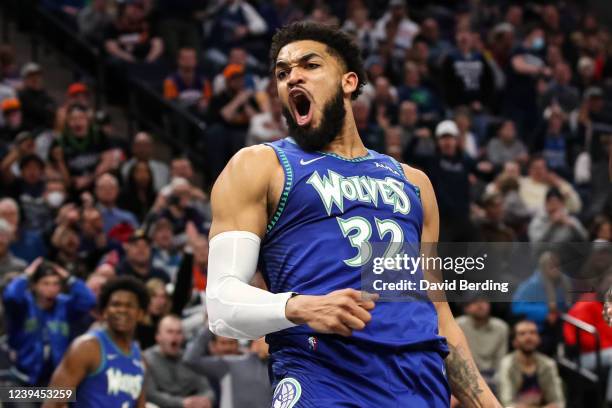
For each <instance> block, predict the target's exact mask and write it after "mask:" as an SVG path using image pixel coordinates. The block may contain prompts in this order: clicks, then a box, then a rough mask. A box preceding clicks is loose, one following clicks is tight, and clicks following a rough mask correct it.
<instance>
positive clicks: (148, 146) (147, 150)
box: [132, 132, 153, 161]
mask: <svg viewBox="0 0 612 408" xmlns="http://www.w3.org/2000/svg"><path fill="white" fill-rule="evenodd" d="M132 154H133V155H134V157H135V158H136V159H138V160H144V161H147V160H149V159H151V156H152V155H153V141H152V140H151V136H149V135H148V134H147V133H145V132H140V133H137V134H136V136H135V137H134V143H132Z"/></svg>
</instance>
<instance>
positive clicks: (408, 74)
mask: <svg viewBox="0 0 612 408" xmlns="http://www.w3.org/2000/svg"><path fill="white" fill-rule="evenodd" d="M398 95H399V100H400V102H403V101H412V102H414V103H416V104H417V106H418V107H419V115H421V118H422V119H423V121H426V122H434V121H435V120H436V119H437V118H438V117H439V116H440V112H441V108H440V106H439V102H438V100H437V98H436V96H435V94H434V92H433V91H432V90H431V89H430V88H429V87H428V86H426V85H423V84H422V83H421V74H420V73H419V69H418V67H417V66H416V64H414V63H413V62H407V63H406V64H405V65H404V83H403V84H402V85H401V86H400V87H399V88H398Z"/></svg>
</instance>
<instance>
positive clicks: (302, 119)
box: [289, 89, 312, 126]
mask: <svg viewBox="0 0 612 408" xmlns="http://www.w3.org/2000/svg"><path fill="white" fill-rule="evenodd" d="M289 103H290V105H291V110H292V111H293V117H294V118H295V121H296V123H297V124H298V126H308V125H309V124H310V122H311V121H312V102H311V100H310V98H309V96H308V95H307V94H306V92H304V91H302V90H301V89H294V90H292V91H291V92H289Z"/></svg>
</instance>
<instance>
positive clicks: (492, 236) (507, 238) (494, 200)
mask: <svg viewBox="0 0 612 408" xmlns="http://www.w3.org/2000/svg"><path fill="white" fill-rule="evenodd" d="M483 208H484V217H483V218H482V219H480V220H478V228H479V230H480V231H479V232H480V238H481V239H482V240H483V241H485V242H512V241H516V236H515V234H514V231H512V229H511V228H510V227H509V226H507V225H506V224H505V223H504V200H503V196H502V195H501V194H497V193H492V194H488V195H485V197H484V199H483Z"/></svg>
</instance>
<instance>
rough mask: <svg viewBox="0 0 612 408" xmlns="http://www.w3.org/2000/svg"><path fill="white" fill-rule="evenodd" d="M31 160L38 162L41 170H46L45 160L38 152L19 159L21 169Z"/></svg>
mask: <svg viewBox="0 0 612 408" xmlns="http://www.w3.org/2000/svg"><path fill="white" fill-rule="evenodd" d="M30 162H35V163H36V164H38V166H39V167H40V169H41V170H44V168H45V162H44V161H43V159H41V158H40V157H39V156H38V155H37V154H28V155H25V156H23V157H22V158H21V160H19V169H20V170H23V168H24V167H25V166H27V165H28V164H30Z"/></svg>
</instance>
